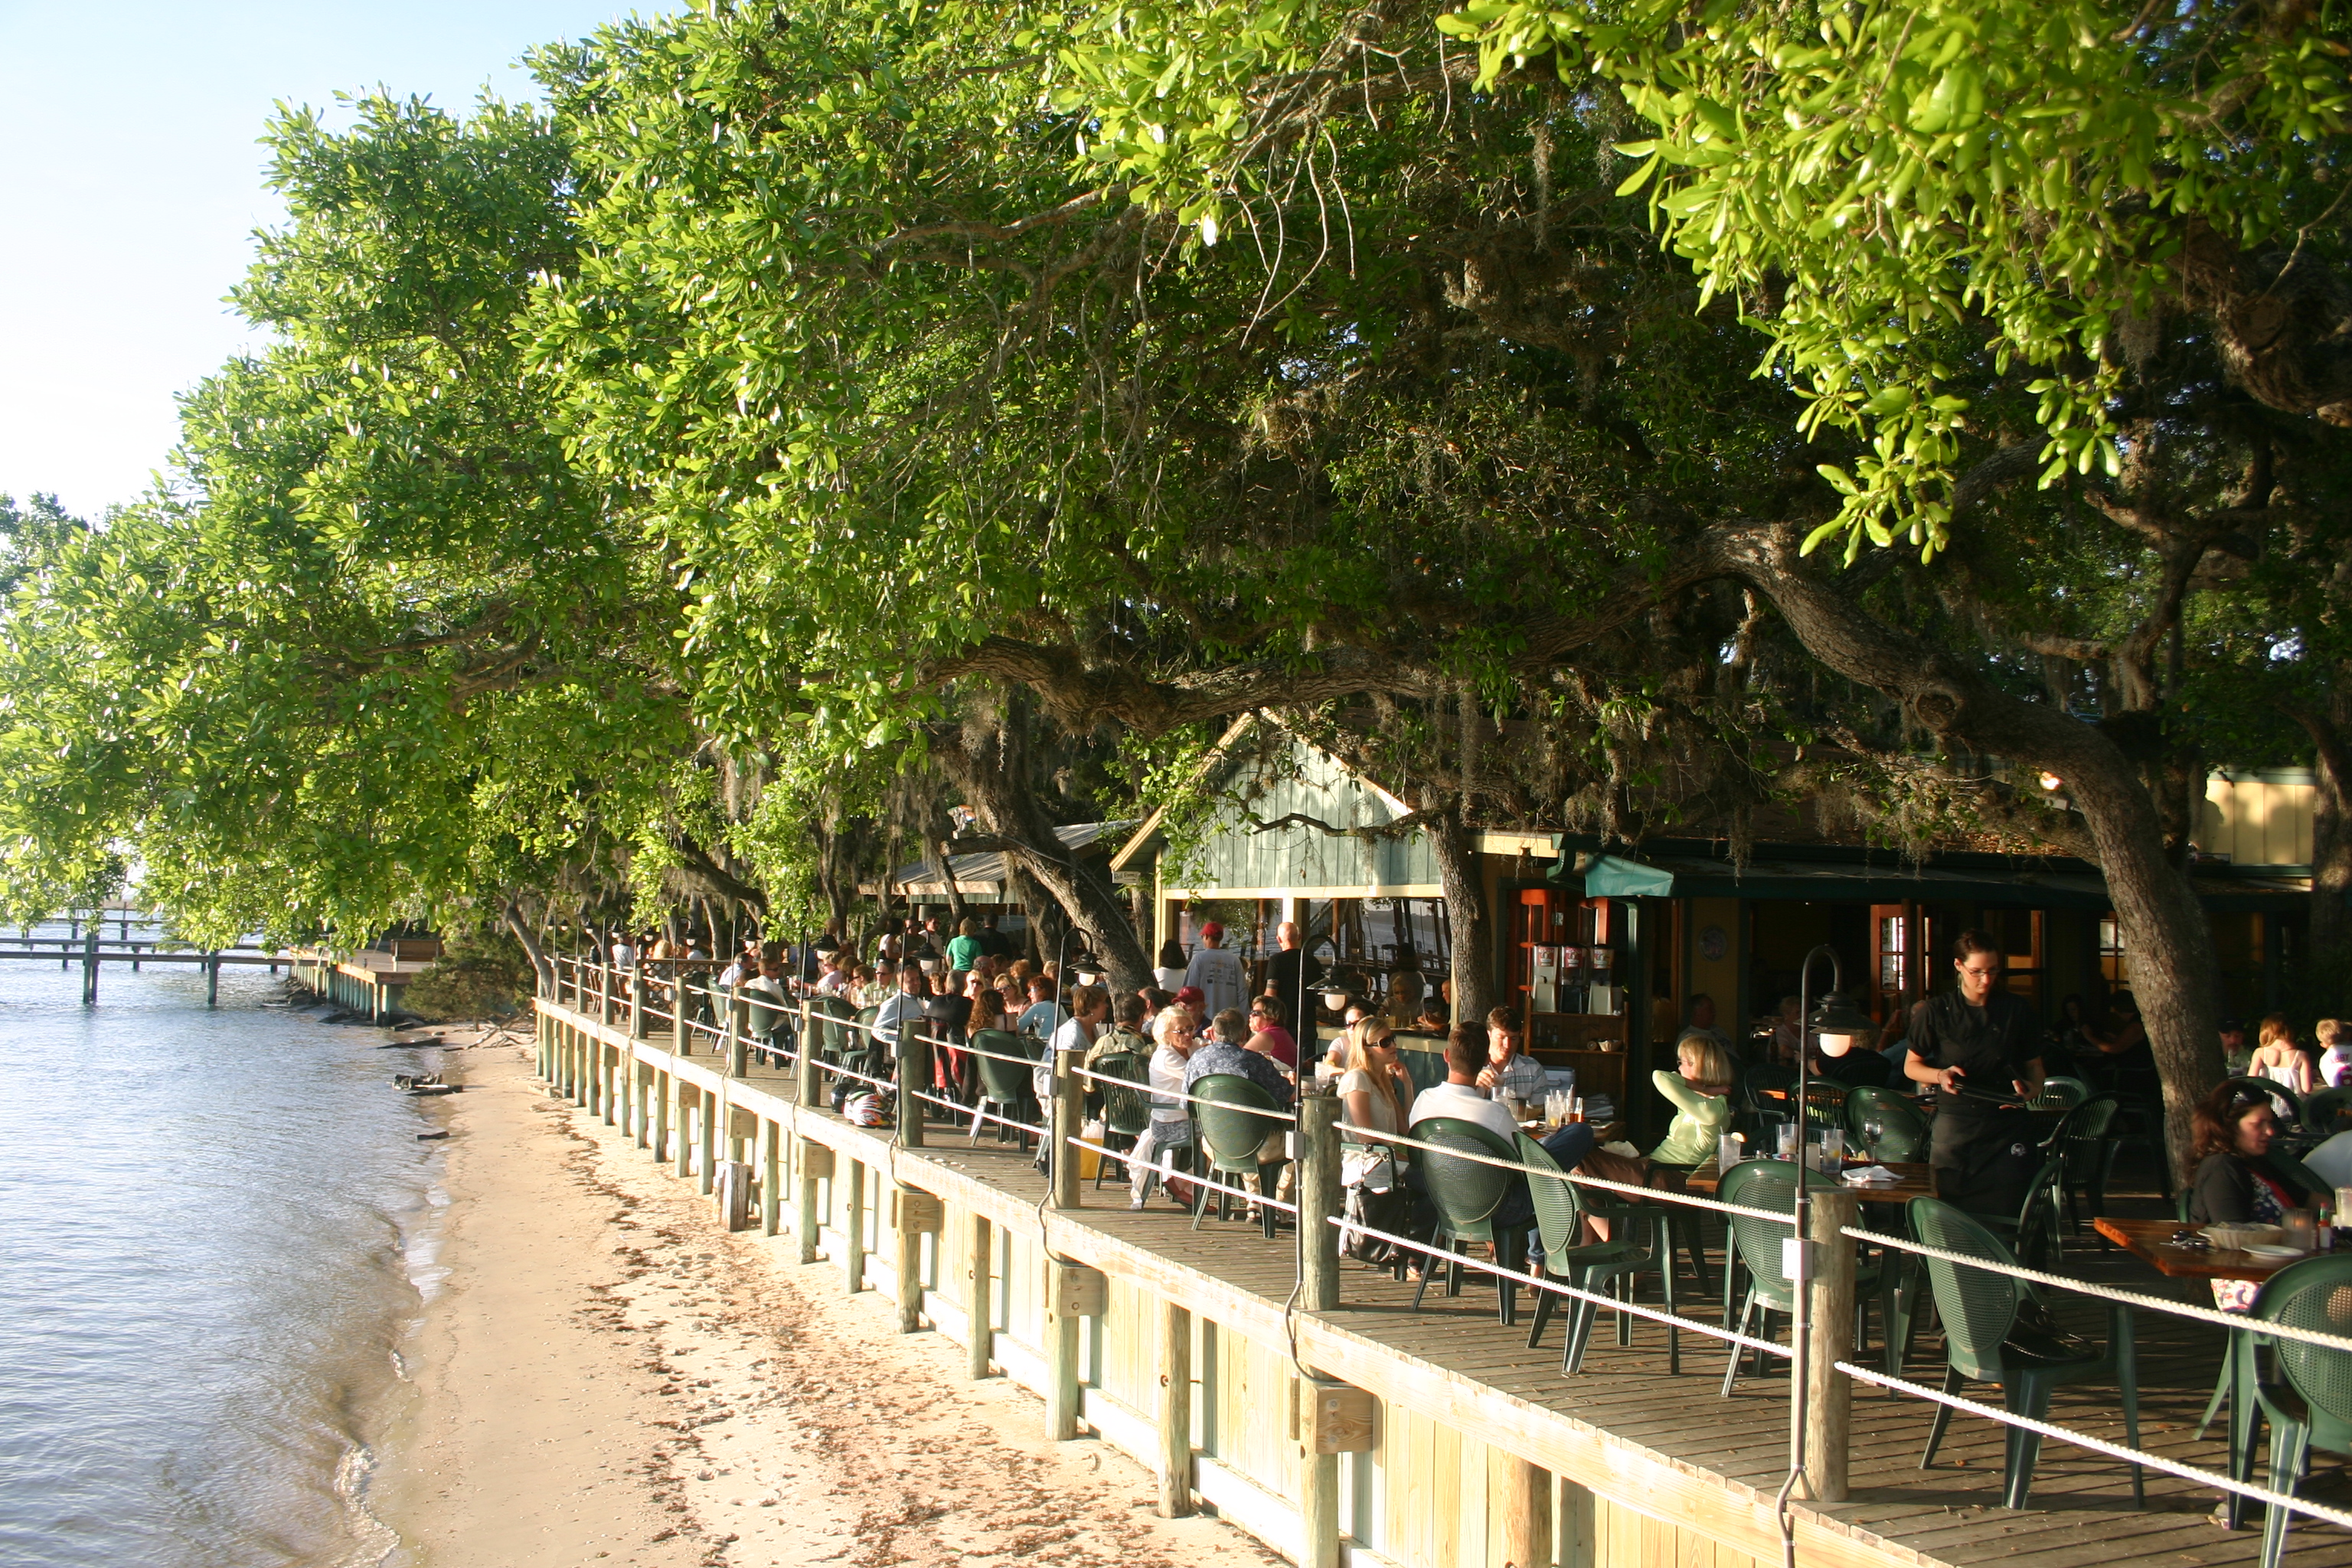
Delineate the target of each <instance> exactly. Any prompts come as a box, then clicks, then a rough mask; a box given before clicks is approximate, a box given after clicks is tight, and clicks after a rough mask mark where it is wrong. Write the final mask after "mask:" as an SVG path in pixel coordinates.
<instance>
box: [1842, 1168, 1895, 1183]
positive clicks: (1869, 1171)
mask: <svg viewBox="0 0 2352 1568" xmlns="http://www.w3.org/2000/svg"><path fill="white" fill-rule="evenodd" d="M1902 1179H1903V1178H1902V1177H1900V1176H1898V1175H1896V1174H1895V1173H1894V1172H1892V1171H1890V1170H1888V1169H1887V1168H1886V1167H1885V1166H1884V1165H1864V1166H1863V1167H1862V1168H1861V1169H1860V1170H1858V1171H1848V1172H1847V1173H1845V1174H1844V1176H1843V1177H1842V1178H1841V1180H1843V1181H1848V1182H1851V1183H1853V1184H1854V1185H1855V1186H1857V1187H1864V1186H1869V1185H1871V1184H1874V1183H1877V1182H1899V1181H1901V1180H1902Z"/></svg>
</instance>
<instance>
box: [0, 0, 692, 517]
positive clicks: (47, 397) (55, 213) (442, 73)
mask: <svg viewBox="0 0 2352 1568" xmlns="http://www.w3.org/2000/svg"><path fill="white" fill-rule="evenodd" d="M672 8H673V7H672V6H670V5H663V4H659V3H657V0H639V3H638V4H635V5H630V4H627V3H626V0H402V3H400V4H392V3H389V0H176V3H167V4H156V3H153V0H113V3H112V4H108V5H92V4H80V5H58V4H57V3H56V0H45V3H40V4H32V3H27V0H0V236H5V237H0V493H5V494H10V495H15V496H17V497H19V498H22V497H25V496H27V495H30V494H33V493H35V492H37V491H47V492H50V493H53V494H55V495H56V496H58V499H59V500H61V501H63V502H64V504H65V506H66V508H67V509H68V510H70V511H73V512H76V513H79V514H81V515H85V516H96V515H98V514H100V513H101V512H103V511H104V510H106V508H108V507H109V506H111V505H115V504H117V503H120V502H123V501H128V500H132V499H134V498H135V497H137V496H138V495H139V494H140V493H141V492H142V490H144V489H146V488H147V487H148V485H149V483H150V482H151V479H152V475H153V473H154V472H155V470H156V469H158V468H161V467H162V466H163V461H164V459H165V458H166V456H167V455H168V454H169V452H170V450H171V447H172V444H173V439H174V437H175V436H176V433H177V427H178V426H177V409H176V405H175V404H174V403H173V398H174V396H175V395H177V394H178V393H180V392H182V391H184V390H185V389H186V388H188V387H190V386H192V385H194V384H195V383H196V382H197V381H198V380H200V379H202V378H203V377H204V376H205V374H208V373H209V372H210V371H212V370H213V369H214V368H215V366H217V365H218V364H219V363H221V362H222V361H223V360H226V359H227V358H228V357H230V356H231V355H232V354H234V353H237V352H238V351H239V350H240V349H241V348H243V347H245V346H247V344H248V343H249V342H250V341H251V340H250V338H249V336H248V334H247V331H245V329H244V327H243V325H242V323H240V322H239V321H237V320H236V317H235V316H233V315H232V314H231V313H230V312H229V310H228V308H227V307H226V305H225V304H223V303H222V296H223V295H225V294H226V293H227V292H228V290H229V289H230V288H231V287H233V286H234V285H235V284H236V281H237V279H239V278H241V277H242V276H243V275H244V272H245V268H246V266H247V261H248V260H249V259H250V257H251V253H252V235H253V231H254V230H255V229H256V228H257V227H262V226H269V225H272V224H275V223H277V222H278V221H280V220H281V219H282V217H283V216H284V212H283V208H282V207H281V206H280V205H279V204H278V200H277V198H276V196H275V195H273V194H272V193H271V192H270V191H268V189H267V188H265V186H264V185H263V184H262V178H263V152H262V149H261V148H260V146H259V145H257V137H258V136H259V135H260V134H261V130H262V126H263V124H264V123H265V122H266V121H268V118H269V116H270V113H271V112H272V109H273V106H274V105H275V104H277V103H278V102H279V101H280V100H283V101H285V102H288V103H294V104H310V105H313V106H315V107H318V108H320V109H331V106H332V105H333V103H334V95H335V94H336V93H337V92H339V91H341V92H355V91H363V90H365V89H370V88H373V87H375V86H377V85H379V84H381V85H382V86H384V87H386V88H389V89H392V90H393V91H394V92H396V93H400V94H403V95H406V94H410V93H417V94H423V95H425V96H428V97H430V98H431V99H432V100H434V101H435V102H436V103H439V104H441V105H443V106H445V107H447V108H451V109H462V108H463V107H465V106H467V105H468V104H470V103H472V102H473V101H474V100H475V98H476V96H477V95H478V93H479V92H480V91H481V89H483V88H484V87H485V86H488V87H489V88H490V89H492V90H494V91H496V92H498V93H499V95H500V96H502V97H507V98H525V97H530V96H534V93H533V87H534V84H533V83H532V82H531V81H530V78H529V77H528V76H527V75H526V74H525V73H524V72H522V71H521V70H519V69H516V68H514V62H515V61H517V60H518V59H519V58H520V57H521V55H522V53H523V51H524V50H525V49H527V48H529V47H531V46H532V45H534V44H539V43H544V42H547V41H549V40H551V39H554V38H562V37H572V38H577V37H585V36H586V35H587V34H589V33H590V32H593V30H594V29H595V28H596V27H597V26H600V25H602V24H603V23H604V22H606V21H609V20H611V19H612V18H613V17H614V16H618V15H623V14H626V13H628V12H630V11H633V10H634V11H641V12H656V11H662V10H668V9H672Z"/></svg>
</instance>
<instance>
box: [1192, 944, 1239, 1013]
mask: <svg viewBox="0 0 2352 1568" xmlns="http://www.w3.org/2000/svg"><path fill="white" fill-rule="evenodd" d="M1184 984H1186V985H1197V986H1199V987H1200V988H1201V998H1202V1006H1204V1007H1205V1008H1207V1009H1208V1016H1209V1017H1211V1018H1214V1017H1215V1016H1217V1015H1218V1014H1220V1013H1222V1012H1223V1011H1224V1010H1225V1009H1226V1008H1228V1007H1239V1006H1240V1005H1243V1004H1244V1002H1246V1001H1247V1000H1248V998H1247V997H1245V996H1244V995H1243V994H1242V991H1243V981H1242V961H1241V955H1240V954H1239V953H1236V952H1227V951H1226V950H1225V949H1223V948H1222V947H1211V946H1209V945H1208V944H1207V943H1206V942H1203V943H1202V944H1201V945H1200V946H1199V947H1196V948H1194V949H1193V950H1192V963H1190V964H1188V965H1187V966H1186V967H1185V970H1184ZM1179 989H1181V987H1179Z"/></svg>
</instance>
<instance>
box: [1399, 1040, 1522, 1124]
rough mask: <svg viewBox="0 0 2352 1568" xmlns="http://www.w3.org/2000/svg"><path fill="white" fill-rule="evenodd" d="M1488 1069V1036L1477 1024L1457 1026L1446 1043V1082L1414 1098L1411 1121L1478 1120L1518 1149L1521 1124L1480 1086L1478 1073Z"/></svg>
mask: <svg viewBox="0 0 2352 1568" xmlns="http://www.w3.org/2000/svg"><path fill="white" fill-rule="evenodd" d="M1485 1068H1486V1033H1485V1031H1483V1030H1481V1029H1480V1028H1479V1027H1478V1026H1477V1025H1475V1024H1456V1025H1454V1032H1453V1033H1452V1034H1451V1035H1450V1036H1448V1037H1446V1041H1445V1081H1444V1083H1433V1084H1431V1085H1430V1086H1429V1087H1428V1088H1427V1089H1423V1090H1422V1091H1421V1092H1420V1093H1419V1094H1417V1095H1415V1096H1413V1100H1412V1115H1411V1116H1410V1117H1409V1118H1407V1121H1409V1122H1419V1121H1428V1120H1429V1119H1430V1118H1431V1117H1433V1116H1450V1117H1452V1118H1453V1119H1454V1120H1455V1121H1475V1122H1476V1123H1477V1124H1478V1125H1479V1126H1481V1127H1484V1128H1485V1129H1486V1131H1489V1132H1492V1133H1493V1134H1494V1135H1495V1136H1496V1137H1497V1138H1500V1139H1501V1140H1502V1141H1503V1143H1504V1146H1505V1147H1507V1148H1514V1149H1515V1148H1517V1147H1518V1140H1519V1124H1518V1123H1517V1122H1516V1121H1512V1120H1511V1113H1510V1112H1509V1111H1507V1110H1504V1109H1503V1107H1502V1105H1501V1103H1500V1102H1499V1101H1496V1100H1489V1099H1487V1098H1486V1090H1485V1089H1480V1088H1479V1087H1478V1074H1479V1073H1480V1072H1481V1071H1482V1070H1484V1069H1485Z"/></svg>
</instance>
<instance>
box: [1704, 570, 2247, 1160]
mask: <svg viewBox="0 0 2352 1568" xmlns="http://www.w3.org/2000/svg"><path fill="white" fill-rule="evenodd" d="M1725 548H1726V557H1727V565H1728V566H1729V569H1730V570H1731V571H1732V572H1733V573H1734V574H1736V575H1738V576H1740V577H1742V578H1744V579H1745V580H1747V581H1748V583H1749V584H1751V585H1753V586H1754V587H1756V588H1757V589H1758V590H1759V591H1760V592H1762V593H1763V594H1764V595H1766V596H1767V597H1769V598H1770V599H1771V601H1772V603H1773V605H1774V607H1776V608H1777V609H1778V610H1779V611H1780V615H1781V617H1782V618H1783V619H1784V620H1786V621H1787V622H1788V624H1789V626H1790V630H1791V631H1793V632H1794V633H1795V634H1796V636H1797V638H1798V640H1799V641H1800V642H1801V643H1802V644H1803V645H1804V647H1805V650H1806V652H1808V653H1810V654H1811V655H1812V656H1813V658H1816V659H1818V660H1820V661H1821V662H1822V664H1823V665H1824V666H1826V667H1827V668H1830V669H1832V670H1835V671H1836V672H1837V673H1838V674H1840V675H1843V676H1844V677H1845V678H1846V679H1849V680H1853V681H1856V682H1858V683H1860V684H1862V685H1864V686H1867V687H1869V688H1871V689H1874V690H1876V691H1879V692H1882V693H1884V694H1885V695H1886V696H1887V697H1890V698H1892V699H1894V700H1896V701H1898V702H1900V703H1901V704H1902V705H1903V707H1904V710H1905V711H1906V713H1907V714H1908V715H1909V716H1910V718H1911V720H1912V721H1914V722H1915V723H1916V724H1917V725H1918V726H1919V727H1921V728H1923V729H1925V730H1927V731H1929V732H1930V733H1932V734H1934V735H1936V736H1937V737H1938V738H1939V739H1940V740H1943V741H1945V742H1958V743H1959V744H1961V745H1963V746H1966V747H1968V748H1969V749H1971V750H1974V751H1978V752H1990V753H1997V754H1999V755H2001V756H2004V757H2009V758H2011V759H2013V760H2015V761H2017V762H2020V763H2024V764H2025V765H2026V766H2028V767H2036V768H2042V769H2047V770H2048V771H2049V772H2051V773H2055V774H2056V775H2057V776H2058V777H2060V778H2062V779H2063V780H2064V781H2065V784H2066V791H2067V794H2068V795H2070V796H2071V797H2072V798H2073V799H2074V804H2075V805H2076V806H2077V808H2079V809H2080V810H2081V812H2082V814H2083V821H2084V826H2086V827H2087V828H2088V829H2089V833H2090V838H2091V845H2090V846H2089V847H2091V848H2092V850H2093V852H2094V853H2095V856H2096V858H2097V860H2098V864H2099V868H2100V870H2101V871H2102V872H2104V873H2105V878H2106V883H2107V896H2108V898H2109V900H2111V901H2112V902H2113V904H2114V906H2115V911H2116V921H2117V923H2118V924H2119V925H2120V926H2121V927H2122V931H2123V938H2124V944H2125V947H2126V951H2127V952H2129V953H2130V955H2131V974H2132V991H2133V994H2134V996H2135V998H2136V1000H2137V1001H2138V1003H2139V1005H2140V1014H2141V1016H2142V1017H2143V1018H2144V1019H2145V1020H2146V1022H2147V1032H2148V1040H2149V1044H2150V1046H2151V1047H2153V1049H2154V1052H2155V1056H2156V1065H2157V1070H2158V1073H2159V1074H2160V1075H2161V1077H2162V1079H2163V1082H2164V1103H2165V1131H2166V1138H2167V1142H2168V1152H2169V1153H2170V1155H2171V1159H2172V1165H2173V1170H2174V1173H2175V1174H2176V1176H2177V1178H2178V1179H2179V1181H2181V1182H2182V1183H2184V1184H2185V1183H2186V1182H2187V1181H2188V1179H2189V1170H2190V1168H2191V1166H2192V1164H2193V1162H2192V1161H2191V1160H2190V1158H2189V1108H2190V1107H2191V1106H2192V1105H2194V1104H2195V1103H2196V1101H2197V1099H2198V1097H2199V1096H2200V1094H2202V1093H2203V1092H2204V1091H2205V1090H2206V1089H2209V1088H2210V1087H2211V1086H2212V1085H2213V1084H2215V1083H2218V1082H2219V1081H2221V1076H2222V1072H2223V1068H2222V1064H2221V966H2220V964H2219V963H2218V962H2217V961H2216V959H2215V956H2214V952H2213V938H2212V932H2211V931H2210V929H2209V928H2208V927H2207V925H2206V922H2205V911H2204V909H2203V907H2202V906H2201V905H2200V904H2199V903H2198V901H2197V895H2196V892H2195V890H2194V889H2192V888H2191V887H2190V885H2189V879H2188V876H2187V874H2186V872H2185V871H2184V870H2182V869H2181V868H2179V867H2176V866H2175V865H2174V864H2173V863H2172V861H2171V859H2170V858H2169V857H2168V854H2167V853H2166V839H2165V833H2164V825H2163V821H2162V818H2161V815H2160V813H2159V812H2158V805H2157V802H2156V801H2155V799H2154V798H2153V797H2152V796H2151V795H2149V793H2148V789H2147V784H2146V782H2145V781H2144V780H2143V778H2142V777H2141V775H2140V773H2139V770H2138V769H2137V767H2135V766H2134V765H2133V763H2132V761H2131V759H2130V758H2128V757H2127V756H2126V755H2125V754H2124V752H2123V751H2122V750H2121V749H2120V748H2119V747H2118V746H2117V745H2116V742H2115V741H2114V740H2113V739H2111V738H2110V737H2109V736H2108V735H2106V734H2105V733H2104V732H2102V731H2101V730H2100V729H2099V728H2098V727H2096V726H2095V725H2090V724H2084V723H2082V722H2081V721H2077V720H2075V719H2073V718H2070V717H2068V716H2067V715H2066V714H2065V713H2063V712H2061V711H2059V710H2057V709H2055V708H2053V707H2050V706H2048V705H2046V704H2042V703H2036V702H2026V701H2023V700H2020V699H2018V698H2015V697H2011V696H2010V695H2009V694H2008V693H2006V692H2004V691H2002V690H2000V689H1999V688H1997V687H1995V686H1993V685H1992V684H1991V683H1990V682H1989V681H1987V680H1985V679H1983V678H1982V677H1980V676H1979V675H1978V674H1977V673H1976V672H1975V671H1974V670H1973V669H1971V668H1969V667H1968V666H1966V665H1964V664H1962V663H1961V662H1959V661H1958V660H1957V659H1954V658H1950V657H1948V655H1946V654H1945V653H1944V652H1943V651H1942V650H1941V649H1938V648H1937V647H1934V646H1933V645H1931V644H1929V643H1927V642H1925V641H1923V640H1921V639H1920V638H1917V637H1912V636H1910V635H1909V634H1908V633H1905V632H1900V631H1897V630H1895V629H1894V628H1893V627H1891V626H1887V625H1886V624H1885V623H1884V622H1882V621H1880V620H1879V619H1878V618H1877V617H1876V616H1874V615H1873V614H1872V613H1871V612H1870V611H1869V610H1868V609H1866V608H1864V606H1863V605H1862V604H1861V603H1859V602H1858V601H1857V600H1855V599H1854V598H1853V597H1852V596H1851V595H1847V594H1845V593H1844V592H1843V591H1842V590H1841V589H1840V588H1839V586H1838V585H1837V584H1835V583H1834V582H1832V581H1830V580H1828V579H1827V577H1826V576H1825V575H1824V574H1822V573H1821V572H1819V571H1817V570H1815V569H1814V568H1813V567H1812V566H1811V565H1810V564H1809V563H1807V562H1805V561H1804V560H1803V559H1802V558H1801V557H1800V556H1799V555H1798V554H1797V534H1796V531H1794V530H1793V529H1791V528H1785V527H1784V528H1777V529H1772V530H1769V531H1768V530H1756V531H1748V532H1745V533H1742V534H1739V535H1736V536H1732V537H1730V538H1729V540H1728V541H1727V545H1726V547H1725Z"/></svg>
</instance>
